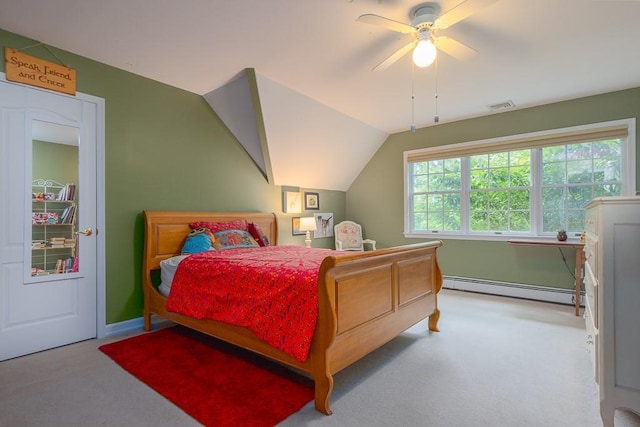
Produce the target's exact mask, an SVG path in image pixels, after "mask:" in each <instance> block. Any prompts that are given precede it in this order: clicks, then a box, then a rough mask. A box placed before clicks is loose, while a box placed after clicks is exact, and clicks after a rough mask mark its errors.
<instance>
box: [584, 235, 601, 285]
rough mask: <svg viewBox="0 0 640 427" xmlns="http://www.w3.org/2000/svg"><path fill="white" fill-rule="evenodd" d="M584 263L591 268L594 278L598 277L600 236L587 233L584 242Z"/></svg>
mask: <svg viewBox="0 0 640 427" xmlns="http://www.w3.org/2000/svg"><path fill="white" fill-rule="evenodd" d="M584 262H585V264H589V265H590V266H591V271H592V272H593V276H594V277H596V278H597V277H598V236H596V235H594V234H591V233H587V235H586V238H585V241H584Z"/></svg>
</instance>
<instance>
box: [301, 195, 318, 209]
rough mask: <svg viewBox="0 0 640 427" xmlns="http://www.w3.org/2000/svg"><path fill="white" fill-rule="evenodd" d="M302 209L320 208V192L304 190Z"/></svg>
mask: <svg viewBox="0 0 640 427" xmlns="http://www.w3.org/2000/svg"><path fill="white" fill-rule="evenodd" d="M304 209H305V210H307V211H317V210H320V194H318V193H309V192H305V193H304Z"/></svg>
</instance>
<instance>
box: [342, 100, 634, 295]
mask: <svg viewBox="0 0 640 427" xmlns="http://www.w3.org/2000/svg"><path fill="white" fill-rule="evenodd" d="M626 118H636V120H638V119H639V118H640V88H635V89H629V90H623V91H618V92H612V93H607V94H602V95H597V96H590V97H585V98H580V99H575V100H571V101H566V102H558V103H554V104H548V105H543V106H538V107H532V108H526V109H522V110H515V111H508V112H503V113H500V114H493V115H489V116H484V117H479V118H473V119H468V120H461V121H457V122H452V123H441V124H439V125H435V126H429V127H426V128H422V129H418V130H417V131H416V132H415V133H411V132H402V133H398V134H394V135H391V136H390V137H389V138H388V139H387V140H386V141H385V143H384V144H383V145H382V146H381V147H380V149H379V150H378V152H377V153H376V154H375V155H374V156H373V158H372V159H371V161H370V162H369V164H368V165H367V166H366V167H365V169H364V170H363V171H362V172H361V174H360V175H359V177H358V178H357V179H356V181H355V182H354V183H353V184H352V186H351V187H350V188H349V190H348V191H347V214H348V217H349V218H351V219H353V220H354V221H359V222H361V223H362V224H363V228H364V229H365V230H366V234H367V236H368V237H370V238H373V239H376V240H377V241H378V246H379V247H388V246H394V245H401V244H407V243H417V242H419V241H421V240H420V239H407V238H404V237H403V235H402V232H403V227H404V211H403V206H404V200H403V194H404V187H403V183H404V175H403V152H404V151H407V150H414V149H418V148H424V147H433V146H438V145H445V144H455V143H459V142H466V141H475V140H482V139H488V138H495V137H501V136H508V135H515V134H522V133H528V132H536V131H542V130H547V129H555V128H562V127H569V126H577V125H584V124H589V123H597V122H605V121H610V120H618V119H626ZM636 132H638V129H637V125H636ZM638 142H640V136H638V135H636V145H638ZM639 158H640V148H636V170H638V166H637V165H638V164H639V163H640V160H639ZM638 178H640V176H636V180H637V183H636V188H640V184H638V182H640V180H639V179H638ZM564 254H565V257H566V260H567V263H568V264H569V267H567V266H566V265H565V264H564V262H563V260H562V254H561V253H560V252H559V250H558V248H537V247H535V248H534V247H526V246H512V245H508V244H507V243H506V242H496V241H478V240H451V239H449V240H445V241H444V246H443V247H442V249H441V250H440V252H439V257H438V260H439V263H440V266H441V268H442V270H443V273H444V274H445V275H448V276H460V277H471V278H476V279H487V280H496V281H503V282H514V283H526V284H533V285H541V286H552V287H562V288H571V287H572V286H573V277H572V272H573V271H574V267H575V263H574V259H575V255H574V252H573V250H571V249H565V250H564Z"/></svg>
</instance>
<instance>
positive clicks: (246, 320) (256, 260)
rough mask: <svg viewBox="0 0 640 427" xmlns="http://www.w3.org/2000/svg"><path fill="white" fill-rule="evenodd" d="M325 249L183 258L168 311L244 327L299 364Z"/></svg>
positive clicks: (312, 316)
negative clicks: (293, 358) (290, 356)
mask: <svg viewBox="0 0 640 427" xmlns="http://www.w3.org/2000/svg"><path fill="white" fill-rule="evenodd" d="M333 254H339V252H335V251H327V250H323V249H313V248H312V249H309V248H304V247H299V246H266V247H261V248H255V249H253V248H250V249H246V248H245V249H227V250H215V251H207V252H201V253H198V254H194V255H191V256H189V257H187V258H185V259H184V260H183V261H182V262H181V263H180V264H179V266H178V269H177V270H176V274H175V276H174V279H173V284H172V285H171V292H170V294H169V298H168V301H167V309H168V310H169V311H173V312H177V313H180V314H183V315H186V316H190V317H194V318H197V319H215V320H218V321H221V322H225V323H229V324H231V325H236V326H243V327H246V328H248V329H249V330H251V331H252V332H253V333H254V334H256V336H258V337H259V338H260V339H262V340H264V341H266V342H267V343H269V344H271V345H272V346H274V347H276V348H278V349H280V350H282V351H284V352H286V353H288V354H290V355H292V356H293V357H295V358H296V359H297V360H299V361H301V362H303V361H304V360H305V359H306V358H307V355H308V353H309V347H310V346H311V340H312V338H313V332H314V330H315V326H316V321H317V318H318V294H317V280H318V272H319V269H320V264H321V263H322V260H323V259H324V258H326V257H327V256H329V255H333Z"/></svg>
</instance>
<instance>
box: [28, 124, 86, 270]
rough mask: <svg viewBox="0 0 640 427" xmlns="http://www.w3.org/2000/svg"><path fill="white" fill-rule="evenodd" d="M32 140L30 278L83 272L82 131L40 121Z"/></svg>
mask: <svg viewBox="0 0 640 427" xmlns="http://www.w3.org/2000/svg"><path fill="white" fill-rule="evenodd" d="M32 137H33V141H32V150H31V152H32V156H31V166H32V185H31V207H32V209H31V258H30V259H31V265H30V269H31V270H30V276H31V277H32V278H42V279H44V280H47V279H52V278H53V277H47V276H51V275H55V277H56V279H58V278H61V277H60V275H67V274H72V273H76V272H77V271H78V268H79V249H80V248H79V245H78V239H77V236H78V225H77V218H78V213H79V208H80V207H79V205H78V201H79V200H80V199H79V197H78V195H79V191H80V189H79V187H78V176H79V174H78V165H79V158H78V129H77V128H75V127H72V126H66V125H61V124H53V123H48V122H44V121H38V120H34V121H33V128H32Z"/></svg>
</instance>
